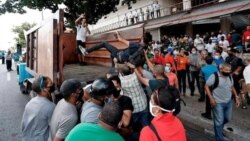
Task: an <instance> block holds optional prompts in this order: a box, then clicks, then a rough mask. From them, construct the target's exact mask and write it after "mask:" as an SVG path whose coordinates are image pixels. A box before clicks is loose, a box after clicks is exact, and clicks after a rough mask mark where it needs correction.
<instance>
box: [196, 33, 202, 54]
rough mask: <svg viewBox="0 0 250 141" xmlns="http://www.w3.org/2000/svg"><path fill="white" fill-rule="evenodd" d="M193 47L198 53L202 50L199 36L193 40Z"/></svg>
mask: <svg viewBox="0 0 250 141" xmlns="http://www.w3.org/2000/svg"><path fill="white" fill-rule="evenodd" d="M194 46H195V47H196V48H197V50H198V51H202V50H204V41H203V39H202V38H201V37H200V35H199V34H197V35H196V38H195V40H194Z"/></svg>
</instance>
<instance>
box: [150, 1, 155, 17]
mask: <svg viewBox="0 0 250 141" xmlns="http://www.w3.org/2000/svg"><path fill="white" fill-rule="evenodd" d="M149 13H150V15H151V19H153V18H154V15H155V14H154V4H151V5H149Z"/></svg>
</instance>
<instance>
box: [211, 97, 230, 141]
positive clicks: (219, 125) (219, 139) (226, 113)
mask: <svg viewBox="0 0 250 141" xmlns="http://www.w3.org/2000/svg"><path fill="white" fill-rule="evenodd" d="M212 111H213V121H214V132H215V140H216V141H224V137H223V134H222V131H223V128H224V125H225V124H226V123H228V122H229V121H230V120H231V118H232V100H230V101H229V102H227V103H217V104H216V106H215V107H214V108H213V109H212Z"/></svg>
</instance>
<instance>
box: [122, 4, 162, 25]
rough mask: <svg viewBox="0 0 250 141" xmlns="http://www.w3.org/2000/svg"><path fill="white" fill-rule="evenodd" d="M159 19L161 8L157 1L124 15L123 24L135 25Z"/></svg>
mask: <svg viewBox="0 0 250 141" xmlns="http://www.w3.org/2000/svg"><path fill="white" fill-rule="evenodd" d="M159 17H161V7H160V4H159V3H158V1H153V3H152V4H150V5H148V6H147V7H145V8H140V9H135V10H133V11H130V13H125V15H124V18H123V22H124V23H125V25H124V26H126V25H131V24H135V23H138V22H142V21H146V20H149V19H154V18H159Z"/></svg>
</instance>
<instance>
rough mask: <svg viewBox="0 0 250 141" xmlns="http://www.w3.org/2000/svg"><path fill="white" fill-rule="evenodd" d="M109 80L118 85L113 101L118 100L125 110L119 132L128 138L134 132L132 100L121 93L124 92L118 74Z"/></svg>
mask: <svg viewBox="0 0 250 141" xmlns="http://www.w3.org/2000/svg"><path fill="white" fill-rule="evenodd" d="M109 80H111V81H112V82H113V83H114V86H115V87H116V90H117V91H116V92H115V93H113V95H112V101H113V102H117V103H118V104H119V105H120V107H121V109H122V111H123V115H122V119H121V122H120V124H119V126H118V132H119V133H120V134H121V135H122V136H123V137H124V139H127V138H129V136H130V135H131V134H132V129H131V121H132V112H133V110H134V107H133V104H132V100H131V98H130V97H128V96H125V95H121V93H122V87H121V80H120V78H119V77H118V76H111V77H110V78H109Z"/></svg>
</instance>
